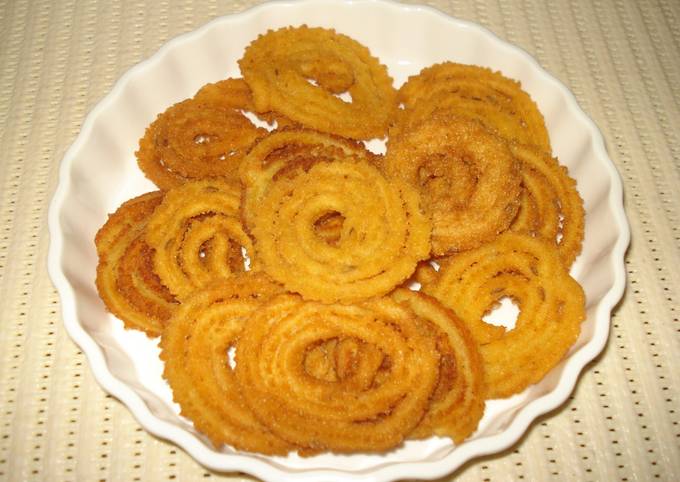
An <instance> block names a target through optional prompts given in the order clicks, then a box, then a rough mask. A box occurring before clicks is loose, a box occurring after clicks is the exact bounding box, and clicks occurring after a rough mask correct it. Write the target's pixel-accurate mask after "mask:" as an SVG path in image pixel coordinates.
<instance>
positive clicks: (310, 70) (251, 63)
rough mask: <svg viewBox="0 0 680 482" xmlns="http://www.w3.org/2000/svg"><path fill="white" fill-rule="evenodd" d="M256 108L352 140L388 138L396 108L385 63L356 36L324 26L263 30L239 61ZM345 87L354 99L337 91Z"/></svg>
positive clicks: (258, 110)
mask: <svg viewBox="0 0 680 482" xmlns="http://www.w3.org/2000/svg"><path fill="white" fill-rule="evenodd" d="M239 66H240V68H241V73H242V74H243V78H244V79H245V81H246V82H247V83H248V85H249V86H250V88H251V90H252V92H253V99H254V103H255V109H256V110H257V112H268V111H275V112H278V113H281V114H283V115H284V116H285V117H287V118H289V119H291V120H293V121H295V122H298V123H300V124H302V125H304V126H306V127H310V128H312V129H316V130H319V131H323V132H329V133H333V134H336V135H340V136H343V137H349V138H352V139H370V138H374V137H384V136H385V134H386V133H387V128H388V126H389V123H390V121H391V118H392V116H393V115H394V112H395V110H396V108H397V101H396V99H397V95H396V90H395V89H394V87H393V86H392V79H391V78H390V76H389V75H388V73H387V68H386V67H385V66H384V65H382V64H380V62H379V60H378V59H377V58H375V57H373V56H372V55H371V54H370V52H369V50H368V49H367V48H366V47H364V46H363V45H361V44H360V43H359V42H357V41H356V40H353V39H351V38H350V37H347V36H346V35H342V34H339V33H337V32H335V31H334V30H330V29H324V28H309V27H307V26H304V25H303V26H301V27H286V28H282V29H279V30H270V31H268V32H267V33H266V34H264V35H260V36H259V37H258V38H257V39H256V40H254V41H253V42H252V43H251V44H250V45H249V46H248V47H247V48H246V51H245V53H244V55H243V57H242V58H241V60H239ZM343 92H347V93H349V95H350V96H351V101H345V100H343V99H341V98H339V97H338V94H340V93H343Z"/></svg>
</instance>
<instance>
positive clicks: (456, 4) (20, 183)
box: [0, 0, 680, 481]
mask: <svg viewBox="0 0 680 482" xmlns="http://www.w3.org/2000/svg"><path fill="white" fill-rule="evenodd" d="M255 3H258V2H255V1H236V2H216V1H215V0H209V1H201V2H198V1H193V2H192V1H182V2H180V1H174V0H162V1H158V2H144V1H141V0H128V1H87V2H76V1H75V0H59V1H51V0H4V1H0V479H4V480H12V481H19V480H64V481H66V480H87V481H95V480H110V481H137V480H144V481H146V480H187V481H192V480H206V479H218V478H219V479H225V480H229V481H241V480H250V479H249V477H247V476H244V475H243V474H217V473H213V472H210V471H206V470H205V469H204V468H202V467H201V466H199V465H198V464H197V463H196V462H194V461H193V460H192V459H191V458H190V457H189V456H188V455H187V454H185V453H184V452H183V451H182V450H181V449H179V448H177V447H175V446H173V445H171V444H169V443H166V442H164V441H162V440H158V439H156V438H154V437H152V436H150V435H149V434H148V433H147V432H146V431H145V430H143V429H142V428H140V426H139V425H138V424H137V422H136V421H135V420H134V419H133V417H132V416H131V415H130V413H129V411H128V410H127V408H125V407H124V406H122V405H121V404H120V403H119V402H118V401H116V400H115V399H113V398H112V397H110V396H107V395H106V394H105V393H104V392H103V390H102V389H101V388H100V387H99V385H98V384H97V383H96V382H95V381H94V379H93V377H92V375H91V373H90V370H89V368H88V366H87V363H86V360H85V357H84V356H83V354H82V353H81V352H80V351H79V349H78V348H77V347H76V346H75V344H74V343H73V342H72V341H71V340H70V338H69V337H68V336H67V334H66V333H65V330H64V328H63V325H62V320H61V315H60V306H59V299H58V297H57V294H56V291H55V289H54V287H53V286H52V284H51V282H50V280H49V278H48V276H47V271H46V259H47V248H48V243H49V235H48V230H47V224H46V217H47V209H48V205H49V201H50V198H51V196H52V193H53V191H54V189H55V187H56V184H57V172H58V166H59V162H60V160H61V158H62V156H63V154H64V152H65V150H66V149H67V148H68V146H69V145H70V144H71V143H72V142H73V140H74V139H75V137H76V135H77V134H78V132H79V129H80V126H81V124H82V122H83V120H84V118H85V116H86V114H87V113H88V112H89V110H90V109H91V108H92V107H93V106H94V105H95V104H96V103H97V102H98V101H99V100H100V99H101V98H102V97H103V96H104V95H105V94H106V93H107V92H108V91H109V90H110V89H111V87H112V85H113V83H114V82H115V81H116V80H117V79H118V78H119V77H120V76H121V75H122V74H123V73H124V72H125V71H126V70H127V69H129V68H130V67H131V66H133V65H134V64H136V63H138V62H140V61H141V60H143V59H145V58H147V57H149V56H150V55H152V54H153V53H154V52H156V50H157V49H158V48H159V47H160V46H161V45H163V44H164V43H165V42H166V41H168V40H169V39H171V38H173V37H175V36H177V35H178V34H181V33H184V32H187V31H190V30H193V29H195V28H197V27H199V26H201V25H202V24H204V23H206V22H207V21H209V20H210V19H212V18H214V17H216V16H220V15H225V14H230V13H233V12H238V11H241V10H243V9H245V8H247V7H249V6H251V5H254V4H255ZM425 3H429V4H431V5H433V6H436V7H438V8H439V9H441V10H443V11H445V12H447V13H449V14H451V15H453V16H456V17H459V18H463V19H467V20H472V21H475V22H478V23H480V24H482V25H484V26H486V27H488V28H489V29H491V30H492V31H493V32H495V33H496V34H497V35H499V36H500V37H501V38H503V39H505V40H507V41H509V42H512V43H514V44H517V45H519V46H521V47H523V48H524V49H525V50H527V51H528V52H529V53H531V54H532V55H533V56H535V58H536V59H537V60H538V61H539V62H540V63H541V64H542V65H543V67H545V68H546V69H547V70H548V71H549V72H551V73H552V74H553V75H554V76H555V77H557V78H559V79H560V80H562V81H563V82H564V83H565V84H566V85H567V86H568V87H569V88H570V89H571V90H572V91H573V93H574V94H575V95H576V97H577V98H578V101H579V102H580V104H581V106H582V107H583V109H584V110H585V111H586V113H588V115H590V116H591V117H592V119H593V120H594V121H595V122H596V124H597V125H598V126H599V127H600V129H601V130H602V133H603V135H604V137H605V139H606V142H607V146H608V149H609V153H610V156H611V158H612V159H613V161H614V163H615V164H616V166H617V167H618V169H619V171H620V173H621V175H622V177H623V182H624V186H625V187H624V189H625V205H626V210H627V214H628V217H629V220H630V223H631V228H632V243H631V246H630V249H629V251H628V255H627V261H626V266H627V272H628V276H629V278H628V283H627V291H626V294H625V297H624V299H623V301H622V302H621V303H620V305H619V306H618V308H617V309H616V311H615V313H614V316H613V320H612V321H613V323H612V331H611V336H610V340H609V343H608V346H607V348H606V349H605V351H604V353H603V354H602V355H601V356H600V357H599V358H598V359H596V360H595V361H594V362H593V363H592V364H591V365H590V366H589V367H588V368H587V370H586V371H585V373H584V374H583V376H582V378H581V380H580V382H579V383H578V385H577V388H576V390H575V391H574V393H573V395H572V397H571V398H570V399H569V401H568V402H567V403H566V404H565V405H564V406H563V407H561V408H560V409H558V410H556V411H554V412H552V413H550V414H548V415H546V416H544V417H543V418H541V419H539V420H538V421H537V422H536V423H534V424H533V425H532V426H531V427H530V429H529V430H528V432H527V434H526V435H525V436H524V437H523V438H522V439H521V440H520V442H519V443H517V444H516V445H515V446H514V447H512V448H511V449H510V450H507V451H506V452H504V453H500V454H497V455H494V456H490V457H486V458H482V459H477V460H474V461H472V462H470V463H468V464H467V465H465V466H464V467H463V468H461V469H460V470H458V471H457V472H456V473H455V474H452V475H451V476H449V477H446V478H445V479H443V480H450V479H453V478H457V480H461V481H477V480H484V481H505V480H527V481H542V480H548V481H610V480H622V481H625V480H629V481H633V480H655V479H656V480H673V479H675V480H677V479H676V478H677V477H680V370H678V369H677V363H679V362H680V322H679V320H678V318H679V316H680V302H679V298H680V270H678V266H680V249H679V247H680V196H678V191H677V189H678V186H680V134H679V133H678V127H679V126H680V2H678V1H677V0H638V1H634V0H630V1H626V0H606V1H595V2H593V1H591V0H571V1H569V2H566V1H561V0H559V1H558V0H552V1H548V2H542V1H541V2H534V1H529V0H487V1H483V2H475V1H471V0H466V1H463V0H453V1H444V0H441V1H430V2H425Z"/></svg>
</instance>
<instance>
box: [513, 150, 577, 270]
mask: <svg viewBox="0 0 680 482" xmlns="http://www.w3.org/2000/svg"><path fill="white" fill-rule="evenodd" d="M511 149H512V153H513V154H514V155H515V157H516V158H517V159H518V160H519V161H520V162H521V163H522V187H523V192H522V196H521V202H520V208H519V212H518V213H517V217H516V218H515V220H514V221H513V222H512V224H511V225H510V230H512V231H522V232H527V233H530V234H532V235H535V236H541V237H543V238H545V239H547V240H549V241H552V242H553V243H554V244H555V245H556V246H557V251H558V253H559V255H560V258H561V259H562V262H563V263H564V265H565V267H566V268H567V269H569V268H570V267H571V265H572V264H573V262H574V260H575V259H576V257H577V256H578V255H579V253H580V252H581V247H582V245H583V236H584V224H585V210H584V208H583V200H582V199H581V196H580V195H579V193H578V191H577V190H576V181H575V180H574V179H573V178H571V177H570V176H569V173H568V171H567V168H566V167H564V166H560V165H559V163H558V161H557V159H556V158H553V157H552V156H550V155H549V154H547V153H545V152H541V151H539V150H537V149H535V148H532V147H529V146H520V145H514V146H512V147H511Z"/></svg>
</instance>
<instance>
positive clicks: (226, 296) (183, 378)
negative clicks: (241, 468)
mask: <svg viewBox="0 0 680 482" xmlns="http://www.w3.org/2000/svg"><path fill="white" fill-rule="evenodd" d="M282 291H283V289H282V288H281V287H280V286H279V285H277V284H275V283H274V282H273V281H271V280H270V279H269V278H268V277H266V276H265V275H264V274H262V273H257V274H252V273H245V274H242V275H238V276H234V277H232V278H229V279H228V280H219V281H216V282H214V283H211V284H209V285H208V286H206V287H204V289H201V290H199V291H196V292H195V293H193V294H192V295H191V296H189V297H188V298H186V299H185V300H184V301H183V302H182V304H181V306H180V308H179V309H178V310H177V312H176V313H175V316H173V317H172V318H171V319H170V321H169V322H168V326H167V328H166V329H165V331H164V332H163V335H162V337H161V343H160V347H161V355H160V356H161V359H162V360H163V361H164V362H165V369H164V372H163V376H164V377H165V378H166V379H167V380H168V383H169V384H170V387H171V388H172V392H173V398H174V400H175V401H176V402H177V403H179V405H180V408H181V413H182V415H184V416H185V417H187V418H189V419H191V420H192V421H193V423H194V426H195V427H196V429H197V430H199V431H200V432H202V433H204V434H205V435H207V436H208V438H209V439H210V440H211V442H212V443H213V444H214V445H215V446H216V447H218V448H219V447H220V446H221V445H222V444H228V445H231V446H232V447H234V448H236V449H241V450H248V451H254V452H260V453H264V454H285V453H287V452H289V451H291V450H294V447H293V446H292V445H291V444H289V443H287V442H285V441H284V440H282V439H280V438H279V437H277V436H275V435H273V434H272V433H271V432H270V431H269V430H268V429H267V428H266V427H265V426H264V425H262V424H261V423H260V422H259V421H258V420H257V418H255V416H254V415H253V413H252V411H251V410H250V409H249V408H248V405H247V404H246V403H245V401H244V398H243V394H242V391H241V387H240V385H239V384H238V382H237V381H236V376H235V374H234V370H233V368H232V363H231V362H230V360H229V353H230V351H231V350H233V349H236V346H237V344H238V339H239V337H240V336H241V333H242V331H243V328H244V326H245V325H246V324H247V323H248V321H247V320H248V317H249V316H250V315H251V314H252V313H253V312H255V310H257V309H258V307H259V306H260V305H261V304H262V303H263V302H264V301H265V300H267V299H268V298H270V297H271V296H273V295H275V294H278V293H281V292H282Z"/></svg>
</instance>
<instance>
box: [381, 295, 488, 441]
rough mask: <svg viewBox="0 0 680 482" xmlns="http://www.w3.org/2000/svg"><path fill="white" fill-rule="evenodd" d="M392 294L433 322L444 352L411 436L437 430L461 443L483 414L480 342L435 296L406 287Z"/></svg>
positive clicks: (482, 375) (438, 433)
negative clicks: (434, 383)
mask: <svg viewBox="0 0 680 482" xmlns="http://www.w3.org/2000/svg"><path fill="white" fill-rule="evenodd" d="M391 297H392V299H394V300H395V301H397V302H399V303H402V304H404V305H406V306H408V307H409V308H410V309H411V310H412V311H413V312H414V313H415V314H416V315H417V316H418V317H420V318H422V319H424V320H427V321H428V322H430V323H431V324H432V325H433V327H434V329H435V332H436V336H437V349H438V351H439V353H440V355H441V357H440V361H439V372H440V373H439V380H438V383H437V386H436V389H435V391H434V393H433V396H432V398H431V400H430V407H429V408H428V411H427V413H426V415H425V417H424V418H423V420H422V421H421V422H420V424H419V425H418V427H417V428H416V429H415V430H414V432H413V433H411V435H409V438H427V437H430V436H431V435H433V434H434V435H439V436H448V437H451V438H452V439H453V441H454V442H456V443H460V442H462V441H463V440H465V439H466V438H467V437H468V436H469V435H470V434H471V433H472V432H474V431H475V429H476V428H477V425H478V423H479V420H480V419H481V418H482V415H483V414H484V400H485V391H484V390H485V389H484V370H483V366H482V360H481V356H480V354H479V349H478V347H477V343H476V342H475V340H474V339H473V338H472V335H471V334H470V332H469V331H468V329H467V327H466V326H465V324H464V323H463V322H462V321H461V320H460V319H459V318H458V317H457V316H456V314H455V313H454V312H453V311H451V310H450V309H447V308H445V307H444V306H443V305H441V304H440V303H439V301H437V300H436V299H434V298H431V297H430V296H427V295H425V294H423V293H417V292H414V291H410V290H407V289H397V290H395V291H394V293H393V294H392V295H391Z"/></svg>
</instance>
